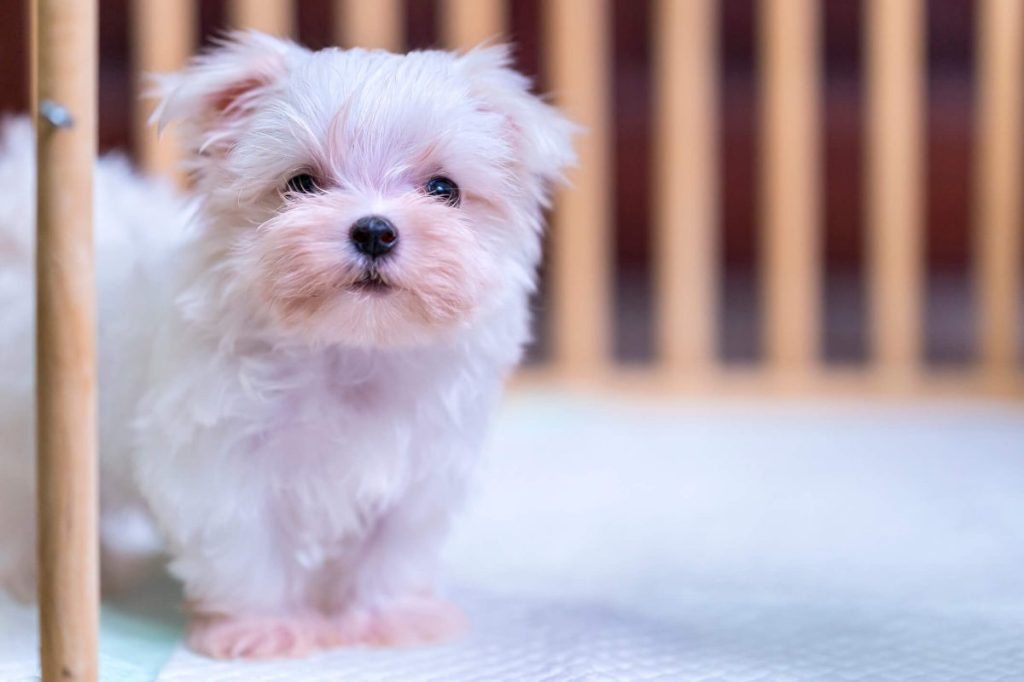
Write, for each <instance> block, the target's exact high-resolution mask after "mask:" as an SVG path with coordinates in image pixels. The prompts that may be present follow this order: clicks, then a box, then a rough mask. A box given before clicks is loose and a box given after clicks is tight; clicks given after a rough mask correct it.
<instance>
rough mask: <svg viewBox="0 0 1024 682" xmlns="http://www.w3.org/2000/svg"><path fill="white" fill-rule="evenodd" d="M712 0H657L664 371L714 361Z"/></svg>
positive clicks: (658, 255)
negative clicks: (681, 0)
mask: <svg viewBox="0 0 1024 682" xmlns="http://www.w3.org/2000/svg"><path fill="white" fill-rule="evenodd" d="M715 8H716V3H715V2H714V0H686V1H684V2H680V1H679V0H659V2H658V3H657V5H656V15H655V22H654V31H655V53H654V54H655V84H656V105H655V106H656V113H655V116H656V122H655V126H656V128H655V130H656V132H655V139H656V140H657V144H656V145H655V149H654V151H655V182H656V195H655V210H656V216H657V217H656V220H657V225H656V227H657V232H656V244H657V246H656V248H655V267H656V268H657V272H656V275H657V277H656V295H657V297H658V298H657V300H658V315H657V322H658V351H659V353H658V354H659V359H660V361H661V362H662V363H663V366H664V368H665V370H666V371H668V372H671V373H673V374H679V373H683V372H701V371H705V370H707V369H709V368H710V367H711V366H712V365H713V364H714V362H715V359H716V358H715V355H716V354H715V302H716V296H717V267H716V265H717V249H716V248H715V234H716V227H717V224H718V211H717V188H718V179H717V174H718V163H717V157H716V144H715V140H716V139H717V134H718V131H717V126H716V121H715V119H716V110H717V97H718V95H717V92H718V88H717V69H716V57H717V54H716V53H717V40H716V35H717V25H716V12H715Z"/></svg>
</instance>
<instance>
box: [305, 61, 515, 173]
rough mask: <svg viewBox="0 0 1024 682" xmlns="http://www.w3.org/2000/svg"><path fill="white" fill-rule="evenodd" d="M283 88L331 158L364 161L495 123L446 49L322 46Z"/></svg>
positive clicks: (490, 129)
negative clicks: (408, 50) (359, 157)
mask: <svg viewBox="0 0 1024 682" xmlns="http://www.w3.org/2000/svg"><path fill="white" fill-rule="evenodd" d="M288 90H289V92H288V99H289V101H291V102H293V103H295V106H296V107H298V108H300V109H302V110H303V111H302V114H301V115H302V116H303V117H308V119H309V122H310V124H312V125H316V126H317V127H318V128H319V129H320V130H321V131H322V132H323V135H324V141H325V143H327V144H328V145H329V146H330V149H329V150H328V151H329V152H330V154H331V156H337V155H341V156H348V157H351V156H352V154H353V153H356V154H360V155H362V161H364V162H365V161H369V160H370V158H369V157H377V158H376V160H377V161H379V162H385V161H388V160H389V159H388V158H381V157H391V158H390V160H391V161H394V160H395V158H394V157H395V156H402V155H408V154H416V153H423V152H424V151H425V150H424V149H423V148H424V147H431V148H437V147H444V146H446V145H449V144H453V143H456V142H457V141H458V140H459V139H460V138H464V137H466V136H469V137H474V136H477V135H479V136H490V135H493V134H494V133H495V132H497V131H496V128H497V127H498V126H499V125H500V121H499V120H498V119H497V117H496V116H494V115H493V114H492V113H490V112H487V111H486V110H484V109H483V108H482V107H481V105H480V102H478V101H477V100H476V98H475V97H474V96H473V94H472V89H471V87H470V84H469V83H468V82H467V80H466V78H465V76H464V75H463V74H462V73H461V71H460V69H458V66H457V63H456V58H455V57H454V56H452V55H450V54H448V53H444V52H414V53H411V54H409V55H394V54H389V53H385V52H368V51H365V50H348V51H341V50H324V51H321V52H318V53H314V54H312V55H309V56H308V58H307V60H306V62H305V63H304V64H301V65H299V67H298V68H297V69H296V70H295V72H294V74H293V77H292V78H291V79H290V82H289V84H288ZM406 160H407V159H406ZM335 161H337V159H335Z"/></svg>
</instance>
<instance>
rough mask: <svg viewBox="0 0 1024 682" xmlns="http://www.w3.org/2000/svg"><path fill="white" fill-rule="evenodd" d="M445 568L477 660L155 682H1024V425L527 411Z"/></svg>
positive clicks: (974, 420) (21, 637)
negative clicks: (467, 621) (468, 625)
mask: <svg viewBox="0 0 1024 682" xmlns="http://www.w3.org/2000/svg"><path fill="white" fill-rule="evenodd" d="M448 563H449V564H450V565H451V570H450V574H451V575H452V583H453V586H454V587H453V590H452V592H453V594H454V596H455V597H456V599H457V600H458V601H459V602H460V603H461V604H462V605H463V606H464V607H465V608H466V609H467V611H468V613H469V616H470V619H471V621H472V631H471V633H470V635H469V636H468V637H467V638H465V639H463V640H462V641H460V642H457V643H454V644H451V645H447V646H443V647H435V648H427V649H417V650H408V651H397V652H396V651H339V652H333V653H329V654H325V655H321V656H317V657H314V658H311V659H307V660H303V661H290V662H283V663H270V664H224V663H214V662H210V661H207V660H205V659H201V658H199V657H196V656H194V655H192V654H191V653H189V652H188V651H185V650H183V649H181V648H179V649H178V650H177V651H175V652H174V655H173V657H172V659H171V660H170V662H169V663H168V664H167V665H166V666H165V667H164V668H163V672H162V674H161V676H160V679H161V680H175V681H179V682H183V681H190V682H191V681H192V680H196V681H198V680H203V681H204V682H207V681H215V680H239V681H241V680H245V681H246V682H248V681H250V680H251V681H258V680H282V681H283V680H309V681H311V682H315V681H319V680H346V681H356V682H358V681H362V680H367V681H369V680H375V681H381V682H392V681H393V682H418V681H428V680H429V681H436V682H459V681H461V680H480V681H492V680H497V681H508V682H520V681H521V682H527V681H531V682H533V681H537V682H576V681H581V682H582V681H590V680H597V681H605V682H607V681H611V680H622V681H633V680H666V681H668V680H671V681H673V682H675V681H679V682H690V681H702V682H712V681H714V682H755V681H756V682H782V681H793V682H796V681H801V682H802V681H809V680H815V681H821V682H826V681H827V682H846V681H850V682H853V681H864V682H868V681H872V682H874V681H876V680H879V681H888V680H892V681H896V680H899V681H921V682H947V681H948V682H954V681H956V682H968V681H969V682H987V681H990V680H991V681H993V682H995V681H1010V680H1014V681H1016V680H1024V409H1022V408H1019V407H1010V406H1001V405H981V404H959V405H958V404H930V405H919V406H906V405H902V406H901V405H884V404H883V405H863V404H860V405H858V404H831V403H830V404H825V405H814V404H807V403H778V404H766V403H744V404H727V403H716V404H696V403H675V404H672V405H664V404H659V403H654V402H649V403H640V402H625V401H623V402H614V401H605V400H597V399H591V398H576V397H571V396H564V395H545V394H530V395H518V396H515V397H513V398H512V399H511V400H510V401H509V402H508V404H507V405H506V408H505V410H504V412H503V414H502V417H501V419H500V422H499V424H498V428H497V429H496V431H495V434H494V437H493V438H492V447H491V452H490V455H489V463H488V466H487V469H486V471H485V474H484V476H483V478H482V481H481V486H480V490H479V492H478V494H477V496H476V499H474V501H473V504H472V506H471V510H470V512H468V513H467V515H466V518H465V519H463V521H462V523H460V525H459V528H458V531H457V532H456V535H455V537H454V538H453V541H452V543H451V546H450V551H449V552H448ZM31 618H32V616H31V613H27V612H19V611H13V610H11V609H9V608H7V609H4V608H3V607H2V606H0V680H9V679H19V680H20V679H32V677H31V675H32V674H33V673H34V670H35V668H34V663H33V662H32V660H31V653H32V652H31V648H32V647H34V644H33V643H32V638H31V634H30V633H29V632H27V631H28V630H29V629H30V628H29V625H30V623H31ZM26 648H27V649H28V650H26ZM115 653H116V652H111V651H109V650H108V652H107V654H108V655H107V656H106V657H105V659H104V661H105V664H106V667H105V675H104V678H105V679H110V680H114V679H116V680H122V679H125V680H127V679H133V680H134V679H141V678H139V677H132V676H130V675H129V674H128V673H130V672H131V670H130V666H129V665H128V664H127V663H126V662H125V661H124V660H122V659H121V658H119V657H117V656H116V655H114V654H115ZM119 666H120V667H119ZM125 671H128V672H125ZM135 672H136V674H137V672H138V671H135Z"/></svg>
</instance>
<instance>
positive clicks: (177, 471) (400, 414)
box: [136, 350, 464, 565]
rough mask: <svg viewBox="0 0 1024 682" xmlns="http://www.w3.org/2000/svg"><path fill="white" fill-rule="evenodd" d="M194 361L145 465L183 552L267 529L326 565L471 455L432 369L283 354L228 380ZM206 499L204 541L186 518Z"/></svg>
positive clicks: (146, 425) (221, 367) (259, 359)
mask: <svg viewBox="0 0 1024 682" xmlns="http://www.w3.org/2000/svg"><path fill="white" fill-rule="evenodd" d="M191 359H192V360H195V362H189V361H188V360H185V363H184V367H181V366H179V367H178V369H177V371H175V372H174V373H173V378H172V379H171V380H169V381H168V382H166V385H164V386H163V387H157V389H156V390H155V391H153V392H152V393H151V395H150V396H149V397H148V398H147V400H146V401H144V408H143V409H144V412H145V414H144V415H143V419H142V420H140V424H141V433H140V435H141V439H142V442H143V444H144V446H143V448H142V449H141V450H140V454H139V456H138V459H137V461H136V471H137V473H138V475H139V476H138V478H139V480H140V483H141V485H142V489H143V494H144V496H145V497H146V498H147V500H148V501H149V504H150V506H151V508H152V509H153V511H154V513H155V514H156V516H157V517H158V519H160V518H162V519H163V520H164V523H162V524H161V525H162V526H164V527H165V528H171V529H172V532H173V531H174V530H178V531H179V532H180V533H181V537H179V538H178V539H177V541H178V542H181V543H187V542H188V541H189V537H190V536H192V535H193V534H195V533H208V532H209V529H210V526H211V525H217V524H222V525H223V526H224V527H225V530H227V529H228V528H229V527H230V526H231V525H232V523H233V522H234V521H235V520H236V519H238V518H240V517H248V518H258V521H257V525H258V526H260V527H263V528H266V529H267V530H268V532H271V533H273V534H275V535H277V536H278V539H279V540H280V541H282V542H283V543H284V544H285V545H289V546H291V549H292V551H293V552H294V553H295V555H296V556H297V557H298V559H299V560H300V561H301V562H302V563H303V564H306V565H315V564H319V563H321V562H323V561H325V560H327V559H330V558H331V557H332V556H334V555H337V554H342V553H344V552H345V551H347V550H348V549H349V548H350V547H351V546H352V545H353V543H357V542H359V541H360V540H361V539H363V538H365V537H366V536H367V535H368V534H369V533H370V532H371V531H372V530H373V527H374V525H375V524H376V523H377V522H379V520H380V519H381V518H382V516H383V515H385V514H386V513H387V512H388V510H389V509H391V508H392V507H393V506H394V505H395V504H396V503H397V502H398V501H399V500H401V499H402V498H403V496H405V495H406V494H407V493H408V491H409V489H410V486H412V485H414V484H416V483H417V482H421V481H423V480H424V479H425V478H429V477H431V476H435V475H442V476H443V475H445V472H446V471H447V470H449V469H450V464H451V460H450V457H442V458H438V457H436V456H435V455H436V454H437V453H439V452H444V453H445V454H446V455H448V454H449V453H450V452H458V451H462V450H463V448H459V447H457V444H455V443H453V442H452V441H453V431H454V430H453V429H452V428H451V427H450V425H451V424H453V423H454V422H455V421H456V417H455V415H454V412H456V411H457V410H458V407H457V406H456V405H453V404H452V402H451V401H450V400H448V401H446V400H445V399H444V396H443V395H442V394H443V393H444V392H445V387H444V386H443V385H442V384H443V381H439V377H438V376H436V375H433V374H432V373H431V372H429V371H427V369H428V368H429V367H430V363H429V362H428V361H426V360H424V361H423V362H410V358H408V357H403V356H401V355H396V354H388V355H383V354H376V353H369V352H365V353H364V352H341V351H321V352H316V353H311V352H301V353H289V352H287V351H280V350H275V351H274V352H267V353H246V354H240V355H232V356H230V357H224V356H221V357H219V358H215V363H216V365H217V367H216V368H215V369H214V368H212V367H211V366H210V361H209V358H201V357H200V358H196V357H193V358H191ZM456 402H457V403H459V404H464V403H463V401H456ZM454 440H461V438H458V437H454ZM154 444H157V445H156V446H155V447H154ZM161 450H163V452H162V453H161V452H160V451H161ZM445 460H447V461H445ZM190 472H193V473H195V475H190ZM194 500H200V501H201V502H200V504H201V505H203V506H205V507H206V512H205V514H202V515H194V517H193V519H194V522H195V523H196V524H197V525H196V526H194V527H192V528H191V529H190V528H188V527H184V526H183V524H182V523H181V520H182V519H181V518H180V517H179V516H177V512H176V510H177V509H180V508H181V506H182V505H183V504H193V501H194ZM172 515H173V516H176V517H177V518H175V520H174V522H173V523H168V522H166V521H167V519H168V517H169V516H172Z"/></svg>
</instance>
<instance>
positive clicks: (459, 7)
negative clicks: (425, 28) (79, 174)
mask: <svg viewBox="0 0 1024 682" xmlns="http://www.w3.org/2000/svg"><path fill="white" fill-rule="evenodd" d="M443 17H444V25H443V33H444V42H445V45H447V46H448V47H450V48H457V49H460V50H468V49H470V48H472V47H475V46H476V45H479V44H480V43H482V42H484V41H485V40H494V39H496V38H500V37H501V34H502V32H503V31H504V30H505V3H504V2H503V1H502V0H445V3H444V14H443Z"/></svg>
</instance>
